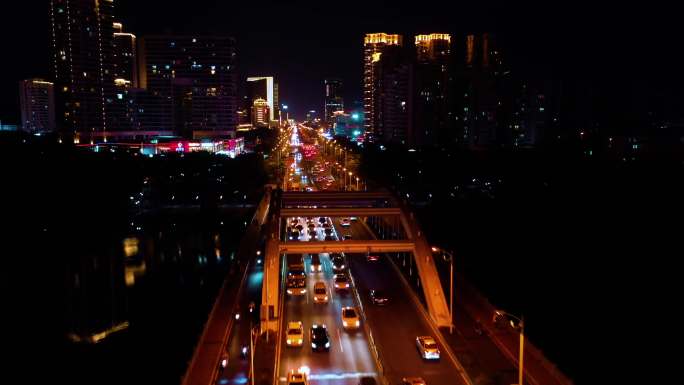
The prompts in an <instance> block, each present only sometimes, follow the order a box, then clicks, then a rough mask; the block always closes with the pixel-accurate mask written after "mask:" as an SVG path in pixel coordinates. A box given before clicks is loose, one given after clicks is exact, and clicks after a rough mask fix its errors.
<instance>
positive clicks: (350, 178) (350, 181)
mask: <svg viewBox="0 0 684 385" xmlns="http://www.w3.org/2000/svg"><path fill="white" fill-rule="evenodd" d="M351 183H352V172H351V171H349V189H350V190H351Z"/></svg>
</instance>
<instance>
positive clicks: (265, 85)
mask: <svg viewBox="0 0 684 385" xmlns="http://www.w3.org/2000/svg"><path fill="white" fill-rule="evenodd" d="M257 99H264V100H265V101H266V103H268V109H269V116H268V119H269V121H275V120H276V118H277V117H278V83H276V82H275V81H274V79H273V76H252V77H248V78H247V101H248V103H250V104H253V103H254V101H255V100H257Z"/></svg>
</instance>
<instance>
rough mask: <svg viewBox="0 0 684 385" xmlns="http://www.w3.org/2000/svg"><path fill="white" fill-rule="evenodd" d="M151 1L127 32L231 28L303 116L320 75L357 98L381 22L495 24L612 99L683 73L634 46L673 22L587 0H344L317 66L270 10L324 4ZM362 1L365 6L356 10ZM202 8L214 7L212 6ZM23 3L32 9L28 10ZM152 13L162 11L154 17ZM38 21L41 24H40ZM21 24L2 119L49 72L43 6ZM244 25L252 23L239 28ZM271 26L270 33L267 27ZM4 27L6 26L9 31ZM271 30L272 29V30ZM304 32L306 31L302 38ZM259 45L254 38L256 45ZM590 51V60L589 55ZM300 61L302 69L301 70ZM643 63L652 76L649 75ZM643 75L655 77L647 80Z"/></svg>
mask: <svg viewBox="0 0 684 385" xmlns="http://www.w3.org/2000/svg"><path fill="white" fill-rule="evenodd" d="M158 3H159V2H156V1H150V2H145V4H136V3H134V2H131V1H128V0H121V1H115V19H116V20H117V21H119V22H122V23H123V25H124V29H125V30H126V31H127V32H130V33H133V34H135V35H136V36H138V37H141V36H144V35H147V34H160V33H162V34H163V33H167V32H172V33H174V34H187V33H193V34H194V33H197V34H216V33H221V34H228V35H231V36H233V37H235V38H236V39H237V51H238V54H239V55H240V58H241V59H240V62H239V63H238V71H239V75H240V76H239V77H240V79H242V78H244V77H246V76H252V75H254V74H259V73H269V74H273V75H274V76H276V77H278V78H279V79H280V83H281V87H282V88H283V90H284V91H283V92H284V93H283V95H281V97H280V99H281V100H283V101H284V102H285V103H288V105H289V106H290V111H291V112H294V113H295V114H296V116H299V117H302V118H303V117H304V115H305V113H306V112H307V111H309V110H310V109H312V108H316V109H317V108H319V107H318V106H319V105H320V104H321V103H320V98H321V97H322V95H321V91H320V88H319V87H318V85H319V84H320V82H321V81H322V80H323V79H325V78H326V77H337V78H341V80H342V81H343V82H344V84H345V87H344V95H343V97H344V99H345V100H348V101H350V102H351V101H354V100H359V99H360V98H361V89H362V70H363V69H362V68H359V66H358V64H356V63H358V58H359V57H360V56H359V55H360V52H359V50H358V47H360V46H361V45H362V43H361V42H359V40H360V39H362V37H363V35H364V34H365V33H371V32H380V31H386V32H387V33H399V34H403V35H405V36H413V35H417V34H421V33H429V32H430V31H444V32H447V33H451V34H452V36H453V37H454V39H455V40H458V39H460V38H461V37H464V36H466V35H467V34H468V33H478V32H491V33H496V34H497V35H498V36H499V37H505V38H506V39H505V40H506V41H505V42H502V44H504V45H505V47H506V49H507V50H508V51H512V52H513V55H510V54H509V55H508V57H509V60H510V61H511V62H516V63H518V62H519V63H522V64H525V65H529V68H531V69H530V71H531V72H534V71H536V70H537V69H541V70H542V71H547V72H550V73H553V74H554V75H555V76H557V77H560V78H567V79H573V78H578V79H579V80H580V81H583V82H587V83H589V84H596V87H595V88H596V90H598V93H600V94H603V93H607V95H606V96H605V97H603V98H604V99H607V100H608V101H609V102H610V99H611V98H610V97H609V95H616V96H618V97H620V96H621V94H624V92H619V91H616V90H615V89H612V88H620V91H624V90H625V89H627V90H629V89H632V88H634V89H635V90H636V91H634V93H637V94H638V91H642V90H643V91H648V92H656V90H665V91H666V92H667V93H672V92H676V91H673V90H675V89H676V86H675V85H676V84H678V83H677V82H678V81H681V76H679V77H677V78H673V79H671V80H672V82H670V83H669V84H664V82H662V81H660V80H658V79H662V75H661V76H658V73H656V72H655V71H654V69H655V68H656V67H658V66H666V67H668V68H676V67H677V64H678V63H680V61H681V58H679V57H677V55H676V54H672V57H671V58H668V59H669V60H667V61H665V62H663V63H659V64H658V63H654V62H653V61H652V60H650V58H651V57H650V56H648V55H642V54H640V50H639V49H638V48H637V47H640V46H649V47H651V48H650V50H651V51H652V52H663V53H665V54H667V53H668V52H669V50H668V49H667V47H668V46H670V45H671V44H672V42H673V41H672V39H674V36H676V34H673V33H672V32H671V30H670V29H671V27H672V25H671V24H668V23H666V22H657V21H656V19H652V18H647V19H648V20H653V21H648V23H647V24H645V25H644V28H643V29H632V31H631V32H630V30H629V29H628V28H627V27H628V25H627V24H626V21H623V20H626V19H625V18H624V17H623V18H620V19H611V23H604V22H603V19H602V18H603V17H605V16H608V15H609V12H610V10H609V9H608V8H599V9H596V8H594V9H593V10H594V12H592V13H590V14H585V13H584V12H583V11H582V4H577V5H576V6H573V7H565V9H564V11H566V14H567V15H568V17H567V18H564V19H563V20H556V21H554V20H553V18H552V17H549V16H544V12H545V11H549V9H548V8H544V7H541V6H539V5H534V4H523V5H518V6H516V7H513V6H511V5H506V6H505V5H503V4H501V3H502V2H491V3H487V4H484V5H473V4H450V3H447V2H444V3H435V4H434V10H438V9H439V10H442V11H444V12H430V10H429V9H421V10H419V11H418V12H413V13H410V12H409V13H406V12H404V11H405V10H406V9H407V8H404V7H403V6H398V7H396V9H394V10H387V9H386V8H384V7H381V6H379V5H371V6H366V7H361V5H360V4H359V3H354V2H351V3H348V4H349V5H348V6H347V7H345V8H344V9H342V10H340V11H339V16H340V18H341V19H344V20H345V23H343V24H342V28H339V29H336V30H335V31H332V32H331V33H328V34H327V36H326V44H325V45H324V46H322V47H321V49H320V50H319V51H318V52H317V53H318V58H317V60H322V61H325V62H327V63H329V64H330V65H329V66H327V67H328V68H329V70H326V71H321V68H320V67H319V66H316V65H315V64H314V63H313V62H314V61H315V60H309V59H308V58H307V55H306V53H305V52H306V51H305V47H306V46H307V44H311V43H313V42H316V41H317V40H318V39H320V38H322V37H319V36H316V35H311V34H307V33H306V32H305V28H304V27H303V26H297V27H295V28H293V27H288V28H285V29H284V30H282V31H279V30H278V25H279V24H278V21H277V19H278V18H277V17H276V16H275V15H292V16H293V17H302V18H303V19H305V20H308V22H315V23H321V22H322V21H318V20H319V19H320V17H319V16H320V15H322V14H324V13H325V10H324V9H323V8H320V7H315V6H314V7H296V9H297V11H295V7H287V6H284V5H279V4H277V3H274V2H273V3H271V2H267V3H266V4H265V5H266V6H268V7H270V9H272V10H273V12H271V13H268V15H267V17H268V18H269V20H271V21H272V22H270V23H264V24H263V25H262V26H261V28H259V29H257V30H256V31H255V30H254V29H253V28H250V27H249V24H248V20H242V19H241V18H239V17H238V15H239V14H241V13H245V12H247V13H248V12H250V10H251V9H252V7H253V6H252V5H248V4H237V5H235V8H229V7H227V6H225V5H221V4H217V3H215V2H212V1H206V0H205V1H204V2H202V4H203V5H204V7H199V6H198V7H193V8H192V9H190V10H188V11H189V12H190V13H191V14H192V15H193V17H192V20H191V21H190V22H189V23H187V22H185V20H184V19H183V17H184V15H185V14H186V13H183V12H175V11H173V9H166V8H167V7H163V6H160V4H158ZM362 8H363V9H364V11H363V12H361V9H362ZM210 10H214V11H217V12H210ZM224 10H225V12H226V13H225V14H226V15H229V16H228V19H227V20H229V22H228V23H221V22H219V21H218V20H217V19H216V17H215V16H213V14H214V13H216V14H221V12H220V11H224ZM31 11H33V13H35V10H31ZM31 11H30V10H29V8H28V7H27V6H25V5H19V6H18V7H17V8H16V9H13V10H10V12H16V17H15V18H13V20H16V21H19V20H22V18H23V17H26V15H28V14H30V13H31ZM449 11H454V12H453V13H454V14H455V15H456V17H455V18H453V17H451V18H450V17H447V16H446V15H447V14H449ZM456 11H458V12H456ZM631 11H632V10H630V9H627V8H626V9H623V10H622V11H621V12H622V13H623V14H625V15H631V13H630V12H631ZM160 12H161V13H160ZM155 13H159V15H163V16H164V17H155ZM159 15H157V16H159ZM573 17H576V18H579V19H581V20H582V21H583V28H581V29H578V28H577V27H576V26H574V25H571V24H572V23H573V22H572V21H571V20H573ZM644 17H645V16H644ZM659 17H660V18H661V19H662V17H666V16H663V15H660V16H659ZM41 19H42V20H43V21H41ZM46 22H47V23H48V24H45V23H46ZM29 24H30V25H32V28H30V29H29V30H27V31H26V39H25V41H26V42H27V43H28V44H27V45H23V44H20V42H18V41H13V40H12V39H7V40H8V41H7V43H8V47H9V48H10V49H15V50H16V51H17V52H18V53H20V55H19V60H18V61H16V62H11V63H7V66H8V67H9V69H10V70H11V71H8V72H7V75H3V77H2V79H0V86H1V87H2V88H0V101H2V103H0V106H2V107H0V119H2V120H3V121H5V122H16V123H18V121H19V114H18V97H17V95H16V93H11V92H9V91H7V89H8V87H9V86H12V87H14V89H16V83H17V82H18V81H20V80H22V79H27V78H33V77H36V78H45V79H49V78H50V74H51V70H50V65H49V64H48V63H49V57H50V54H49V49H48V47H49V39H50V31H49V30H48V28H47V25H49V20H48V18H47V15H45V14H42V13H41V14H40V15H38V17H34V18H32V21H31V23H29ZM1 28H3V30H2V32H10V31H12V30H14V27H13V24H12V23H8V24H6V25H4V26H2V27H1ZM247 31H250V32H249V33H247ZM275 31H278V33H277V34H274V32H275ZM539 31H544V33H543V34H541V35H540V34H539ZM3 35H4V36H7V34H3ZM274 36H277V37H278V38H277V39H275V38H274ZM597 37H599V38H598V39H597ZM302 38H304V40H301V39H302ZM287 41H292V42H293V43H294V42H296V41H300V42H302V44H295V45H287V44H280V43H279V42H287ZM307 41H308V42H310V43H307ZM257 42H258V43H257ZM259 44H261V45H259ZM316 44H317V43H316ZM257 46H259V47H261V48H259V49H257V48H256V47H257ZM29 47H31V48H29ZM33 47H36V48H37V49H33ZM252 47H255V48H252ZM509 53H510V52H509ZM321 55H322V56H321ZM590 58H596V59H597V60H588V59H590ZM598 59H604V60H598ZM610 59H613V60H618V61H619V62H620V66H619V67H618V68H615V69H611V68H610V67H609V64H608V63H610V61H611V60H610ZM638 68H642V69H643V71H642V72H640V71H634V70H635V69H638ZM302 69H305V71H301V70H302ZM649 72H650V73H652V74H653V76H650V75H648V74H649ZM300 73H303V74H305V75H304V77H301V76H300ZM620 76H629V79H630V82H629V83H630V84H619V83H617V82H618V81H619V79H620ZM649 78H653V79H651V80H649ZM295 79H296V80H295ZM640 79H644V80H640ZM632 83H633V84H632ZM617 86H619V87H617ZM294 87H297V88H298V89H299V90H300V92H298V93H296V94H295V93H292V91H290V90H291V89H292V88H294ZM300 95H301V96H300ZM620 103H621V102H618V101H616V102H615V105H614V108H615V109H618V110H619V108H620Z"/></svg>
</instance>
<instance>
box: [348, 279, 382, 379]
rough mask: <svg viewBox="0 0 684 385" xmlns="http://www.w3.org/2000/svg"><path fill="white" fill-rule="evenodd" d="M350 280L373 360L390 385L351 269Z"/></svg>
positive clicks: (380, 374)
mask: <svg viewBox="0 0 684 385" xmlns="http://www.w3.org/2000/svg"><path fill="white" fill-rule="evenodd" d="M349 278H350V279H351V281H352V287H353V291H354V301H355V302H356V304H357V306H358V307H359V309H360V310H361V311H360V312H359V313H360V314H361V321H362V323H363V331H364V333H366V337H368V344H369V346H370V348H371V351H372V352H373V358H374V359H375V366H376V367H377V368H378V373H379V376H380V379H381V381H382V383H383V384H384V385H389V383H390V381H389V379H388V378H387V376H386V375H385V367H384V365H383V364H382V358H381V357H380V351H379V350H378V347H377V346H376V345H375V339H374V338H373V332H372V331H371V328H370V325H369V324H368V318H366V311H365V309H364V308H363V301H361V297H360V296H359V291H358V289H357V287H358V286H356V281H355V280H354V275H353V274H352V272H351V268H350V269H349Z"/></svg>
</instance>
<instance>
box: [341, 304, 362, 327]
mask: <svg viewBox="0 0 684 385" xmlns="http://www.w3.org/2000/svg"><path fill="white" fill-rule="evenodd" d="M342 326H343V327H344V328H345V329H347V330H354V329H358V328H359V326H361V321H360V320H359V313H357V312H356V309H354V308H353V307H343V308H342Z"/></svg>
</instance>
